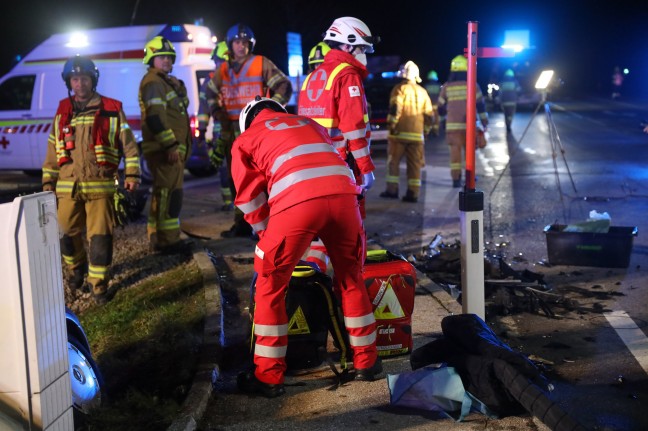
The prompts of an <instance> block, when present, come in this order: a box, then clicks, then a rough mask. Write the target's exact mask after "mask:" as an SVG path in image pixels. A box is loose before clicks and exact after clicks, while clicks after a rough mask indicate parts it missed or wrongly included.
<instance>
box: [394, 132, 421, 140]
mask: <svg viewBox="0 0 648 431" xmlns="http://www.w3.org/2000/svg"><path fill="white" fill-rule="evenodd" d="M389 136H390V137H394V138H396V139H402V140H405V141H416V142H419V141H423V140H425V136H424V135H423V133H412V132H399V133H398V135H392V134H391V133H390V134H389Z"/></svg>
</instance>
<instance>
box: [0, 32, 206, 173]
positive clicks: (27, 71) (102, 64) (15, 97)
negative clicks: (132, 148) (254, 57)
mask: <svg viewBox="0 0 648 431" xmlns="http://www.w3.org/2000/svg"><path fill="white" fill-rule="evenodd" d="M158 35H159V36H163V37H165V38H167V39H168V40H169V41H171V43H173V45H174V47H175V50H176V60H175V64H174V66H173V71H172V75H174V76H176V77H177V78H178V79H180V80H182V81H183V82H184V83H185V85H186V87H187V92H188V97H189V115H190V116H191V118H190V121H191V127H192V128H195V127H196V126H197V124H198V123H197V120H196V116H197V113H198V91H199V88H200V85H201V84H202V82H203V81H204V80H205V79H207V78H208V76H209V73H210V72H211V71H213V69H214V63H213V62H212V60H211V52H212V49H213V48H214V46H215V42H216V38H215V37H213V36H212V34H211V32H210V30H209V29H208V28H207V27H204V26H197V25H191V24H182V25H171V24H160V25H144V26H130V27H113V28H99V29H93V30H87V31H83V32H71V33H60V34H55V35H53V36H51V37H49V38H48V39H47V40H45V41H44V42H43V43H41V44H40V45H38V46H37V47H36V48H35V49H34V50H32V51H31V52H30V53H29V54H27V55H26V56H25V57H24V58H23V59H22V60H21V61H20V63H18V64H17V65H16V66H15V67H14V68H13V69H12V70H11V71H10V72H9V73H7V74H6V75H5V76H3V77H2V78H1V79H0V170H23V171H25V172H26V173H29V174H34V175H37V174H40V169H41V167H42V164H43V160H45V153H46V150H47V138H48V136H49V133H50V128H51V124H52V120H53V118H54V114H55V113H56V108H57V106H58V103H59V100H61V99H63V98H64V97H66V96H67V88H66V86H65V82H63V79H62V78H61V72H62V71H63V64H64V63H65V61H66V60H67V59H68V58H69V57H71V56H73V55H76V54H80V55H85V56H88V57H90V58H91V59H92V61H94V63H95V64H96V66H97V68H98V69H99V85H98V86H97V91H98V92H99V93H100V94H102V95H105V96H108V97H112V98H115V99H117V100H120V101H121V102H122V103H123V107H124V112H125V113H126V116H127V118H128V124H129V125H130V127H131V129H132V130H133V133H134V134H135V137H136V139H137V140H138V142H139V141H141V140H142V133H141V113H140V108H139V104H138V100H137V95H138V90H139V84H140V81H141V79H142V77H143V76H144V74H145V73H146V69H147V65H145V64H143V63H142V58H143V57H144V45H145V44H146V43H147V42H148V41H149V40H151V39H152V38H153V37H155V36H158ZM194 136H196V131H195V129H194ZM207 150H208V148H206V144H205V143H204V142H203V143H200V142H198V140H197V139H194V148H193V154H192V157H191V159H190V160H189V161H188V162H187V168H188V170H189V172H191V173H192V174H194V175H197V176H203V175H208V174H211V173H214V172H215V170H214V169H213V168H212V167H211V165H210V163H209V158H208V156H207ZM143 165H144V166H142V168H143V173H144V175H145V176H146V175H147V173H148V169H147V168H146V166H145V162H144V161H143Z"/></svg>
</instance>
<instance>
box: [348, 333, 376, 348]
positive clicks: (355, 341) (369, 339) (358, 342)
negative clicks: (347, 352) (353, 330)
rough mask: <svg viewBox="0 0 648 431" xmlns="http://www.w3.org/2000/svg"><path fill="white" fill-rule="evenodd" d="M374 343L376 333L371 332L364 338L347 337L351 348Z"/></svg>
mask: <svg viewBox="0 0 648 431" xmlns="http://www.w3.org/2000/svg"><path fill="white" fill-rule="evenodd" d="M375 342H376V331H374V332H372V333H371V334H369V335H365V336H364V337H354V336H353V335H349V344H351V345H352V346H353V347H362V346H369V345H371V344H373V343H375Z"/></svg>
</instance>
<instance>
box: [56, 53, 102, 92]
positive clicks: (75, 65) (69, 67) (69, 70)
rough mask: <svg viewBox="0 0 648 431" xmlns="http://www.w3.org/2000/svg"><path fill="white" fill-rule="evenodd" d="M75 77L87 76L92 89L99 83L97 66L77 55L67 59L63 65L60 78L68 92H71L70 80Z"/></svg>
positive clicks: (86, 58)
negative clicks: (90, 81)
mask: <svg viewBox="0 0 648 431" xmlns="http://www.w3.org/2000/svg"><path fill="white" fill-rule="evenodd" d="M76 75H87V76H89V77H90V79H91V80H92V89H93V90H94V89H95V88H97V84H98V83H99V69H97V66H95V64H94V63H93V62H92V60H90V59H89V58H88V57H84V56H82V55H79V54H77V55H75V56H74V57H70V58H68V60H67V61H66V62H65V64H64V65H63V72H62V73H61V77H62V78H63V81H65V85H66V86H67V88H68V90H72V86H71V85H70V78H72V77H73V76H76Z"/></svg>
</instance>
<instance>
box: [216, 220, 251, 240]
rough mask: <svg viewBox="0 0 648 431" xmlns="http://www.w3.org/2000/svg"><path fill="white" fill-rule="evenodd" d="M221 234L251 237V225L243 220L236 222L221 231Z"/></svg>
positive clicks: (224, 236)
mask: <svg viewBox="0 0 648 431" xmlns="http://www.w3.org/2000/svg"><path fill="white" fill-rule="evenodd" d="M221 236H222V237H223V238H236V237H240V238H252V226H250V224H249V223H247V222H244V221H241V222H236V223H234V225H232V227H231V228H230V229H229V230H226V231H225V232H221Z"/></svg>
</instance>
